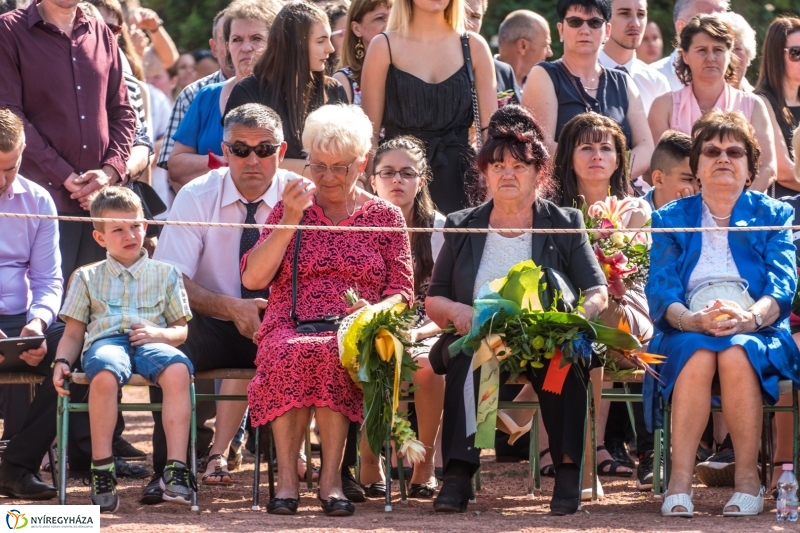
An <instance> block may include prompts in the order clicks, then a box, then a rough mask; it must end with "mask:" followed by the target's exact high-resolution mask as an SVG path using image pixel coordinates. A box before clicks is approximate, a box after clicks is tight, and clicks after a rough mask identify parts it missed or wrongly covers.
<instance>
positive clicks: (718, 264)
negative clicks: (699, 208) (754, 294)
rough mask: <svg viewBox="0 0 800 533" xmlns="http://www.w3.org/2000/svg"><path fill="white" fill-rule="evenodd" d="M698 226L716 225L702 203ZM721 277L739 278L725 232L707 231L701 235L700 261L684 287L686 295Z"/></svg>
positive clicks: (713, 226)
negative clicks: (701, 216)
mask: <svg viewBox="0 0 800 533" xmlns="http://www.w3.org/2000/svg"><path fill="white" fill-rule="evenodd" d="M700 226H701V227H703V228H715V227H717V223H716V222H715V221H714V219H713V218H712V217H711V211H709V210H708V206H706V204H705V202H703V218H702V220H701V223H700ZM721 277H736V278H739V277H741V276H740V275H739V269H738V268H736V263H735V262H734V261H733V255H732V254H731V247H730V245H729V244H728V232H727V231H709V232H705V233H703V244H702V247H701V248H700V259H698V260H697V264H696V265H695V267H694V270H692V273H691V275H690V276H689V283H688V285H687V287H686V292H687V294H688V293H690V292H692V290H694V288H695V287H697V286H698V285H700V284H701V283H703V282H705V281H708V280H710V279H715V278H721Z"/></svg>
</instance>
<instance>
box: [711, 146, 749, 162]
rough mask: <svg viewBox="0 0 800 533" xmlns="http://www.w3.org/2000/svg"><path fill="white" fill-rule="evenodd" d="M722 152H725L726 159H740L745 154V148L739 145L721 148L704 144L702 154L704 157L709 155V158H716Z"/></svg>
mask: <svg viewBox="0 0 800 533" xmlns="http://www.w3.org/2000/svg"><path fill="white" fill-rule="evenodd" d="M722 152H725V155H727V156H728V159H741V158H743V157H744V156H746V155H747V150H745V149H744V148H742V147H740V146H730V147H728V148H726V149H725V150H723V149H722V148H720V147H718V146H714V145H713V144H709V145H706V146H704V147H703V151H702V154H703V155H704V156H706V157H710V158H711V159H716V158H717V157H719V156H720V155H721V154H722Z"/></svg>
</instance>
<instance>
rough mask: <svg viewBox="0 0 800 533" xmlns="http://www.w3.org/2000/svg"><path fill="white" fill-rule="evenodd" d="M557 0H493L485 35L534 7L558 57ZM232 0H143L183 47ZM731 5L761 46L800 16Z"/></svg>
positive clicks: (784, 7) (200, 42)
mask: <svg viewBox="0 0 800 533" xmlns="http://www.w3.org/2000/svg"><path fill="white" fill-rule="evenodd" d="M556 1H557V0H489V9H488V11H487V12H486V18H485V19H484V23H483V30H482V33H483V35H484V36H485V37H486V38H487V40H488V39H489V38H491V36H492V35H495V34H496V33H497V28H498V26H500V22H502V20H503V18H505V16H506V15H507V14H508V13H510V12H511V11H514V10H515V9H530V10H533V11H536V12H537V13H539V14H541V15H542V16H544V17H545V18H546V19H547V20H549V21H550V25H551V32H552V35H553V54H554V56H553V57H554V58H557V57H560V56H561V43H559V42H558V33H557V32H556V22H557V21H556V15H555V13H556ZM228 3H229V0H142V4H143V5H145V6H147V7H150V8H153V9H155V10H156V11H157V12H158V13H159V15H161V18H163V19H164V23H165V26H166V28H167V30H168V31H169V32H170V35H172V38H173V39H174V40H175V43H176V44H177V45H178V48H180V49H181V50H190V51H191V50H196V49H198V48H207V47H208V39H209V38H210V37H211V22H212V21H213V20H214V15H216V13H217V12H218V11H219V10H221V9H223V8H224V7H225V6H227V5H228ZM673 5H674V0H653V1H651V2H650V3H649V16H650V20H655V21H656V22H657V23H658V25H659V26H660V27H661V32H662V33H663V34H664V51H665V53H667V52H669V50H670V48H671V47H670V43H671V42H672V40H673V39H674V37H675V30H674V27H673V24H672V7H673ZM731 9H732V10H733V11H735V12H737V13H739V14H741V15H742V16H743V17H744V18H745V19H746V20H747V21H748V22H750V24H751V25H752V26H753V28H755V30H756V36H757V39H758V44H759V54H760V53H761V50H760V46H761V43H762V41H763V39H764V34H765V33H766V30H767V26H769V23H770V22H771V21H772V19H773V18H775V17H776V16H778V15H781V14H791V15H794V16H800V0H771V3H764V2H761V1H758V0H731ZM758 62H759V58H756V59H755V60H754V61H753V64H752V65H751V66H750V69H749V70H748V72H747V74H748V76H747V77H748V78H750V79H751V81H754V80H755V78H756V77H757V75H758Z"/></svg>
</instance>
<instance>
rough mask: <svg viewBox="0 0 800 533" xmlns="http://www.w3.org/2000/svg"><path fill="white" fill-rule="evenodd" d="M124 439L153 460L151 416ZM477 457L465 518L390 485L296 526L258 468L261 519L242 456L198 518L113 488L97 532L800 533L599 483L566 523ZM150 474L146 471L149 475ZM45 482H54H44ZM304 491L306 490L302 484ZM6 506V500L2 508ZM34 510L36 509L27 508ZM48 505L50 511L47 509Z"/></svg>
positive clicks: (136, 422)
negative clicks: (349, 510) (350, 508)
mask: <svg viewBox="0 0 800 533" xmlns="http://www.w3.org/2000/svg"><path fill="white" fill-rule="evenodd" d="M144 393H145V391H144V389H141V388H138V389H131V388H128V389H126V391H125V397H126V398H125V399H126V401H144V400H145V396H144ZM125 418H126V423H127V424H126V425H127V428H128V429H127V430H126V437H127V438H128V439H129V440H130V441H131V442H132V443H133V444H134V445H135V446H137V447H138V448H140V449H143V450H146V451H148V452H149V451H150V450H151V444H150V435H151V434H152V419H151V417H150V415H149V413H141V412H135V413H126V414H125ZM488 452H489V453H485V455H484V457H483V464H482V467H481V472H482V481H483V483H482V484H483V486H482V490H481V491H480V492H478V494H477V503H475V504H470V506H469V509H468V511H467V513H465V514H458V515H449V514H448V515H442V514H437V513H434V512H433V507H432V505H431V501H430V500H415V501H410V502H409V503H408V504H401V503H400V501H399V500H400V495H399V488H398V484H397V482H395V483H394V486H393V488H394V491H395V493H394V510H393V512H391V513H386V512H384V507H383V506H384V502H383V500H382V499H381V500H368V501H367V502H366V503H361V504H357V509H356V514H355V515H354V516H353V517H348V518H328V517H326V516H325V515H323V514H322V511H321V509H320V507H319V503H318V501H317V499H316V492H310V491H304V492H302V493H301V498H302V499H301V502H300V510H299V512H298V514H297V515H296V516H292V517H278V516H273V515H267V513H266V511H265V509H266V503H267V501H268V498H269V496H268V494H269V493H268V486H267V476H266V470H264V469H263V465H262V476H261V479H262V484H261V511H252V510H251V496H252V488H253V460H252V457H247V456H245V464H244V465H243V466H242V468H241V469H240V470H239V471H237V472H235V473H234V474H233V479H234V481H235V483H236V485H234V486H233V487H228V488H217V487H214V488H211V487H204V486H201V488H200V494H199V501H200V508H201V510H200V512H199V513H192V512H191V511H190V510H189V509H188V507H182V506H177V505H174V504H161V505H157V506H144V505H140V504H139V502H138V499H139V495H140V493H141V490H142V489H143V488H144V485H145V484H146V482H147V480H144V481H142V480H137V481H126V480H122V481H121V482H120V485H119V491H120V498H121V500H122V504H121V507H120V510H119V511H118V512H117V513H116V514H114V515H105V514H104V515H102V519H101V523H102V528H103V530H108V531H114V532H137V533H154V532H201V531H214V532H253V533H254V532H260V531H285V532H289V531H292V532H327V531H342V532H350V531H352V532H360V531H379V532H401V531H402V532H405V531H408V532H412V531H414V532H416V531H425V532H428V531H430V532H458V533H463V532H470V533H484V532H496V531H497V532H499V531H502V532H512V531H526V532H545V531H564V532H567V531H590V532H598V533H599V532H609V531H615V532H639V531H654V532H656V531H657V532H661V531H684V532H726V533H728V532H730V533H733V532H765V531H800V523H796V524H788V523H778V522H776V520H775V502H774V501H773V500H767V502H766V506H765V510H764V512H763V513H762V514H761V515H760V516H758V517H755V518H723V517H722V515H721V513H722V507H723V505H724V503H725V502H726V501H727V499H728V498H729V497H730V495H731V492H732V491H731V490H730V489H709V488H706V487H704V486H702V485H697V486H695V496H694V503H695V518H694V519H691V520H687V519H682V518H663V517H662V516H661V514H660V512H659V510H660V506H661V503H660V500H656V499H655V498H654V497H653V495H652V494H651V493H640V492H637V491H636V490H635V485H634V484H635V482H634V481H633V480H630V479H625V480H620V479H619V478H603V479H602V481H603V488H604V490H605V494H606V498H605V499H604V500H602V501H600V502H590V503H585V504H584V505H583V509H582V510H581V511H579V512H578V513H577V514H575V515H573V516H568V517H555V516H551V515H549V514H548V513H549V507H548V502H549V499H550V496H551V494H552V487H553V484H552V480H550V479H548V478H544V480H543V490H542V491H541V492H537V494H536V496H535V498H534V499H531V498H530V497H529V496H528V495H527V490H526V472H527V463H519V464H507V463H496V462H495V461H494V455H493V451H491V450H489V451H488ZM148 466H149V465H148ZM43 477H44V479H45V480H46V481H50V478H49V475H48V474H44V476H43ZM301 485H302V486H303V487H305V485H304V484H301ZM0 501H3V500H0ZM31 503H32V502H31ZM52 503H55V501H53V502H52ZM67 503H72V504H78V503H87V504H88V503H89V487H88V486H84V485H83V483H82V482H81V481H80V480H70V482H69V487H68V500H67Z"/></svg>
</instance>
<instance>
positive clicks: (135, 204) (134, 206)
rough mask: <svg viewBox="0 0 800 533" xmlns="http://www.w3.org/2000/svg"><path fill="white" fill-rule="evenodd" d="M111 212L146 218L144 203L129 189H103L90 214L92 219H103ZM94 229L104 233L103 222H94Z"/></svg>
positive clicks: (90, 208) (91, 207)
mask: <svg viewBox="0 0 800 533" xmlns="http://www.w3.org/2000/svg"><path fill="white" fill-rule="evenodd" d="M109 211H121V212H123V213H136V215H137V217H138V218H140V219H142V218H144V210H143V209H142V201H141V200H139V197H138V196H136V193H135V192H133V191H132V190H130V189H128V188H127V187H106V188H105V189H101V190H100V192H99V193H97V196H96V197H95V198H94V200H92V204H91V205H90V206H89V214H90V215H91V217H92V218H103V215H105V214H106V213H107V212H109ZM92 224H93V225H94V229H96V230H97V231H103V228H104V223H103V222H93V223H92Z"/></svg>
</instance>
